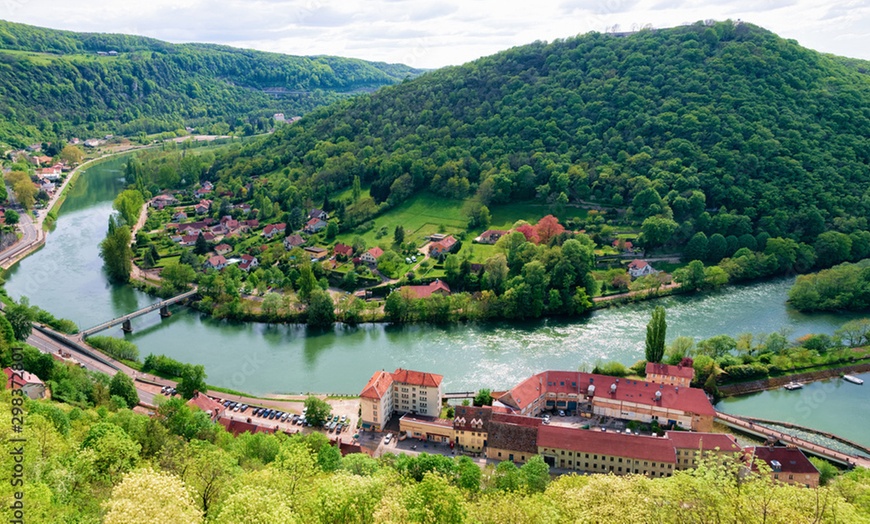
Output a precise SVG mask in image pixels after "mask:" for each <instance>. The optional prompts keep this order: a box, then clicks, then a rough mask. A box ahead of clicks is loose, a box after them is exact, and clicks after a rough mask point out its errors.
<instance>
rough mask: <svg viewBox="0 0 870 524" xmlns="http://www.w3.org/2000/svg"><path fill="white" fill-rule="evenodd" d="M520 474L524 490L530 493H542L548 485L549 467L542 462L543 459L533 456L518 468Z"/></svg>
mask: <svg viewBox="0 0 870 524" xmlns="http://www.w3.org/2000/svg"><path fill="white" fill-rule="evenodd" d="M520 474H521V475H522V477H523V482H524V484H525V485H526V488H527V489H528V490H529V492H531V493H543V492H544V490H546V489H547V484H549V483H550V466H548V465H547V463H546V462H544V457H542V456H540V455H535V456H534V457H532V458H530V459H529V461H528V462H526V463H525V464H523V465H522V467H521V468H520Z"/></svg>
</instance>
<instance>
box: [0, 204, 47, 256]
mask: <svg viewBox="0 0 870 524" xmlns="http://www.w3.org/2000/svg"><path fill="white" fill-rule="evenodd" d="M19 216H20V217H21V218H20V220H19V222H18V227H19V228H20V229H21V238H20V239H18V242H16V243H14V244H12V245H11V246H9V247H8V248H6V249H5V250H3V252H2V253H0V265H2V266H3V267H4V268H6V267H7V266H6V264H7V263H8V262H11V261H12V260H14V259H15V258H16V257H17V256H18V255H19V254H21V252H22V251H24V250H26V249H30V247H31V246H33V245H34V244H35V243H36V242H38V241H39V239H40V232H39V230H38V229H37V227H36V225H35V224H34V223H33V219H32V218H31V217H30V215H28V214H27V212H26V211H22V212H21V213H20V214H19Z"/></svg>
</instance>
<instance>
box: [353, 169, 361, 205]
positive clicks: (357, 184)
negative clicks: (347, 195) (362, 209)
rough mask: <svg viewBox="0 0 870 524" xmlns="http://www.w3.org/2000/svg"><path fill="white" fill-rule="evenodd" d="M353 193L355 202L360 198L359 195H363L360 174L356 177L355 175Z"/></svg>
mask: <svg viewBox="0 0 870 524" xmlns="http://www.w3.org/2000/svg"><path fill="white" fill-rule="evenodd" d="M351 195H352V198H353V201H354V202H356V201H357V200H359V197H360V196H361V195H362V188H361V187H360V180H359V175H354V177H353V191H352V193H351Z"/></svg>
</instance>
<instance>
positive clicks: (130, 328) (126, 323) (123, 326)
mask: <svg viewBox="0 0 870 524" xmlns="http://www.w3.org/2000/svg"><path fill="white" fill-rule="evenodd" d="M121 330H122V331H123V332H124V333H132V332H133V324H132V323H131V322H130V321H129V320H125V321H124V323H123V324H121Z"/></svg>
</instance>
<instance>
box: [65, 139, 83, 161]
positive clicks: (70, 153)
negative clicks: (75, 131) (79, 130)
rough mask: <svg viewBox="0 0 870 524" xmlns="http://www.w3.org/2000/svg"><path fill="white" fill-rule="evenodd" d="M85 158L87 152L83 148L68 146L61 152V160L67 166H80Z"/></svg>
mask: <svg viewBox="0 0 870 524" xmlns="http://www.w3.org/2000/svg"><path fill="white" fill-rule="evenodd" d="M84 157H85V152H84V151H82V148H80V147H77V146H74V145H72V144H67V145H65V146H63V149H61V151H60V159H61V160H63V161H64V162H66V163H67V164H78V163H79V162H81V161H82V159H83V158H84Z"/></svg>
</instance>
